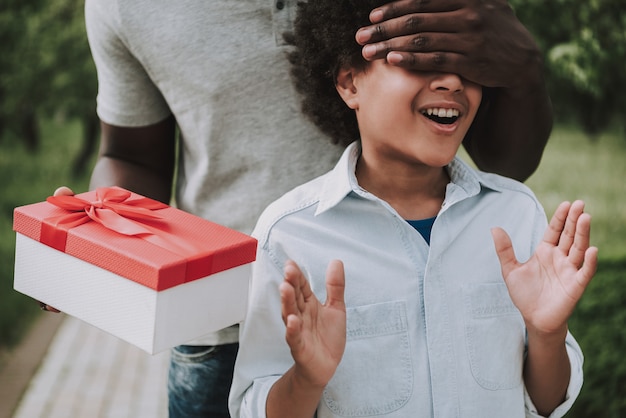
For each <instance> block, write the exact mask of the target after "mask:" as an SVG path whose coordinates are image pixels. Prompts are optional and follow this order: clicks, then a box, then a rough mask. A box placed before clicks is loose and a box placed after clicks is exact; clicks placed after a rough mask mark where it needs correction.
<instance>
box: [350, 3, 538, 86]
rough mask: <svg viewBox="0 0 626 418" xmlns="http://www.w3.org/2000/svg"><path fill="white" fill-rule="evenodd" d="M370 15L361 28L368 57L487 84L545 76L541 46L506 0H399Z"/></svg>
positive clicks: (513, 83)
mask: <svg viewBox="0 0 626 418" xmlns="http://www.w3.org/2000/svg"><path fill="white" fill-rule="evenodd" d="M370 20H371V22H372V23H373V24H372V25H370V26H367V27H364V28H361V29H359V31H358V32H357V34H356V40H357V42H359V43H360V44H361V45H364V48H363V56H364V58H366V59H368V60H373V59H379V58H387V60H388V61H389V62H390V63H391V64H396V65H399V66H402V67H406V68H409V69H413V70H419V71H442V72H452V73H457V74H460V75H461V76H463V77H464V78H466V79H468V80H470V81H473V82H475V83H478V84H480V85H483V86H486V87H504V88H522V87H523V85H525V84H526V83H527V82H528V80H540V79H541V78H542V73H541V71H542V70H541V63H542V59H541V52H540V50H539V47H538V45H537V43H536V42H535V40H534V39H533V36H532V35H531V34H530V33H529V31H528V30H527V29H526V28H525V27H524V25H522V23H521V22H520V21H519V20H518V19H517V17H516V16H515V13H514V11H513V10H512V9H511V7H510V6H509V4H508V2H507V1H505V0H489V1H484V0H465V1H462V0H437V1H428V2H425V1H415V0H396V1H393V2H390V3H388V4H386V5H384V6H381V7H379V8H377V9H374V10H373V11H372V13H371V15H370ZM520 84H521V85H520Z"/></svg>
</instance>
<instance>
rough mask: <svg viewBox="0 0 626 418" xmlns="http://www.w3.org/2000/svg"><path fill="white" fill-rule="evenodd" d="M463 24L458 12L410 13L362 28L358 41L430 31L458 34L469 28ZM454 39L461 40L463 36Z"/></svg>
mask: <svg viewBox="0 0 626 418" xmlns="http://www.w3.org/2000/svg"><path fill="white" fill-rule="evenodd" d="M463 26H464V20H463V19H462V17H461V16H460V14H459V13H456V12H449V13H446V12H443V13H417V14H408V15H403V16H401V17H397V18H393V19H390V20H386V21H384V22H380V23H376V24H373V25H369V26H365V27H363V28H360V29H359V30H358V31H357V33H356V41H357V42H358V43H359V44H361V45H365V44H369V43H375V42H382V41H387V40H390V39H393V38H397V37H400V36H405V35H425V34H428V33H429V32H437V33H450V34H458V33H460V32H462V31H466V30H467V29H465V28H464V27H463ZM457 38H458V39H457ZM454 39H456V40H459V41H461V40H462V37H458V36H457V37H455V38H454ZM448 47H450V45H448Z"/></svg>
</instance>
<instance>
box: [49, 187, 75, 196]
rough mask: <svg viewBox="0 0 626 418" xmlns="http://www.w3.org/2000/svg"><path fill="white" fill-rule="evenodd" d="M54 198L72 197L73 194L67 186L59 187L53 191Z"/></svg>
mask: <svg viewBox="0 0 626 418" xmlns="http://www.w3.org/2000/svg"><path fill="white" fill-rule="evenodd" d="M54 196H74V192H73V191H72V189H70V188H69V187H67V186H61V187H59V188H58V189H56V190H55V191H54Z"/></svg>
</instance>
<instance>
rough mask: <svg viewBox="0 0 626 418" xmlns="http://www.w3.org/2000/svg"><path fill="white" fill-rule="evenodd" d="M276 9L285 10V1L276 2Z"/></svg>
mask: <svg viewBox="0 0 626 418" xmlns="http://www.w3.org/2000/svg"><path fill="white" fill-rule="evenodd" d="M276 8H277V9H278V10H283V9H284V8H285V2H284V1H277V2H276Z"/></svg>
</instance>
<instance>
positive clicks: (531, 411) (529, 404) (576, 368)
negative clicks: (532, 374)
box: [524, 333, 583, 418]
mask: <svg viewBox="0 0 626 418" xmlns="http://www.w3.org/2000/svg"><path fill="white" fill-rule="evenodd" d="M565 344H566V349H567V355H568V356H569V362H570V366H571V375H570V380H569V385H568V386H567V392H566V394H565V400H564V401H563V403H561V404H560V405H559V406H557V407H556V408H555V409H554V411H552V413H551V414H550V415H549V416H548V418H560V417H563V416H565V414H566V413H567V411H569V410H570V408H571V407H572V405H574V401H576V398H578V395H579V394H580V390H581V389H582V387H583V354H582V350H581V349H580V347H579V346H578V343H577V342H576V340H574V337H572V336H571V334H569V333H568V334H567V338H566V340H565ZM524 403H525V405H526V418H545V417H544V416H543V415H539V413H537V408H536V407H535V404H534V403H533V401H532V399H530V395H529V394H528V391H527V390H526V386H524Z"/></svg>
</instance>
